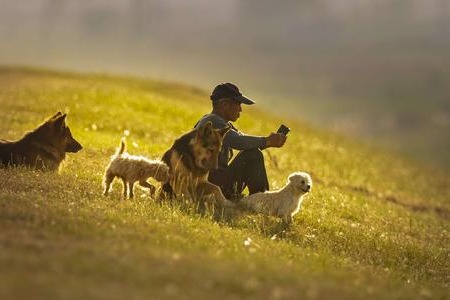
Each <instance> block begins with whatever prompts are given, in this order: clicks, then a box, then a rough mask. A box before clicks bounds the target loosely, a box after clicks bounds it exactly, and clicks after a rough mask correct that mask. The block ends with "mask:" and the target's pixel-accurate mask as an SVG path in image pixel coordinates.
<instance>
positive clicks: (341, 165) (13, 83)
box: [0, 69, 450, 299]
mask: <svg viewBox="0 0 450 300" xmlns="http://www.w3.org/2000/svg"><path fill="white" fill-rule="evenodd" d="M0 107H1V110H0V119H1V120H2V121H1V123H0V129H1V132H2V136H1V138H6V139H16V138H19V137H20V136H22V135H23V133H24V132H25V131H27V130H31V129H32V128H34V127H35V126H36V125H37V124H39V123H40V122H42V121H43V120H44V119H45V117H47V116H50V115H52V114H53V113H54V112H56V111H59V110H61V111H65V112H68V113H69V116H68V119H67V121H68V124H69V125H70V127H71V129H72V132H73V134H74V136H75V137H76V138H77V139H78V140H80V142H81V143H82V144H83V146H84V149H83V151H81V152H80V153H78V154H76V155H72V154H69V155H68V158H67V161H66V162H65V165H64V167H63V169H62V170H61V172H60V174H43V173H40V172H30V171H29V170H24V169H16V170H0V250H1V251H0V270H1V271H0V298H2V299H11V298H14V299H19V298H24V299H25V298H27V299H28V298H30V297H31V295H32V296H33V297H34V298H39V299H48V298H62V297H65V298H71V299H79V298H108V299H116V298H117V299H119V298H148V297H150V296H152V297H155V298H158V299H160V298H174V299H175V298H177V299H179V298H184V297H185V298H193V299H210V298H212V297H222V298H233V297H234V298H243V297H247V298H255V299H256V298H273V299H286V298H292V299H298V297H299V295H301V296H302V297H304V298H307V299H315V298H322V299H327V298H331V297H333V298H334V299H348V298H373V299H379V298H386V299H393V298H403V299H414V298H434V299H438V298H445V297H446V295H448V293H449V284H450V277H449V274H450V273H449V270H450V263H449V259H450V246H449V245H450V224H449V219H450V205H449V203H448V199H450V189H449V188H448V187H449V186H450V177H449V175H448V174H445V173H443V172H441V171H439V170H433V169H430V168H427V167H424V166H417V165H414V164H413V163H411V162H408V161H406V160H405V159H403V158H401V157H395V156H393V155H389V154H386V153H382V152H379V151H377V150H375V149H370V148H368V147H367V146H364V145H360V144H358V143H356V142H353V141H350V140H347V139H345V138H342V137H340V136H336V135H332V134H329V133H327V132H321V131H319V130H316V129H314V128H311V127H309V126H308V125H305V124H302V123H299V122H298V121H296V120H285V119H282V118H280V117H275V116H271V115H268V114H266V113H263V112H260V111H258V110H257V108H254V107H244V109H245V111H244V113H243V115H242V118H241V119H240V120H239V122H238V123H237V125H238V127H239V128H241V129H242V130H244V131H246V132H251V133H254V134H258V135H266V134H268V132H270V131H274V130H276V129H277V128H278V126H279V124H280V123H286V124H288V125H289V126H290V127H291V129H292V132H291V133H290V134H289V139H288V142H287V144H286V146H285V147H284V148H282V149H269V150H266V155H265V157H266V162H267V166H268V173H269V176H270V184H271V186H272V187H273V188H277V187H280V186H282V185H283V184H284V183H285V181H286V178H287V176H288V174H289V173H291V172H294V171H306V172H310V173H311V174H312V175H313V181H314V188H313V191H312V193H311V194H310V195H308V196H307V198H306V200H305V202H304V205H303V207H302V211H301V212H300V214H298V215H297V216H296V217H295V224H294V226H292V227H291V228H290V229H288V230H286V231H281V227H280V223H279V222H278V220H276V219H274V218H270V217H264V216H258V215H247V214H238V215H236V216H234V217H233V218H231V219H225V220H217V219H215V218H213V217H212V216H210V215H204V216H202V215H199V214H196V213H195V212H193V211H192V210H188V209H186V207H184V206H183V205H179V204H176V203H175V204H169V203H162V204H158V203H156V202H155V201H154V200H152V199H150V197H149V196H148V195H147V194H146V193H145V191H139V193H137V197H136V199H135V200H133V201H122V200H121V186H120V183H119V182H116V183H115V185H114V190H113V192H112V193H111V195H110V197H107V198H105V197H103V196H101V180H102V175H103V171H104V168H105V166H106V164H107V163H108V160H109V157H110V155H112V154H113V153H114V151H115V148H116V147H117V146H118V144H119V141H120V138H121V137H122V136H123V135H124V134H125V131H127V134H128V143H129V151H130V152H131V153H133V154H140V155H146V156H149V157H151V158H160V157H161V156H162V154H163V153H164V151H165V150H166V149H168V148H169V147H170V146H171V144H172V143H173V141H174V139H175V138H176V137H178V136H179V135H180V134H182V133H183V132H186V131H188V130H190V129H191V128H192V127H193V126H194V125H195V122H196V121H197V119H199V118H200V117H201V116H202V115H203V114H205V113H207V112H208V111H209V110H210V103H209V101H208V96H207V92H202V91H198V90H196V89H193V88H191V87H186V86H182V85H170V84H167V83H163V82H152V81H143V80H136V79H130V78H112V77H108V76H91V75H88V76H81V75H74V74H60V73H54V72H39V71H33V72H30V71H20V70H14V69H10V70H3V71H1V72H0Z"/></svg>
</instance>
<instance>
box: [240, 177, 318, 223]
mask: <svg viewBox="0 0 450 300" xmlns="http://www.w3.org/2000/svg"><path fill="white" fill-rule="evenodd" d="M311 186H312V180H311V176H309V174H307V173H303V172H296V173H292V174H291V175H289V178H288V182H287V184H286V185H285V186H284V187H282V188H281V189H279V190H277V191H268V192H265V193H255V194H252V195H249V196H247V197H244V198H242V199H241V201H240V202H239V205H240V206H241V207H244V208H246V209H249V210H251V211H254V212H258V213H263V214H268V215H271V216H276V217H280V218H282V219H283V221H284V222H286V223H288V224H290V223H292V217H293V216H294V215H295V214H296V213H298V212H299V210H300V206H301V204H302V201H303V195H305V194H306V193H308V192H309V191H310V190H311Z"/></svg>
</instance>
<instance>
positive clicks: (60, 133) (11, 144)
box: [0, 112, 83, 171]
mask: <svg viewBox="0 0 450 300" xmlns="http://www.w3.org/2000/svg"><path fill="white" fill-rule="evenodd" d="M66 117H67V115H66V114H62V113H61V112H58V113H57V114H55V115H54V116H53V117H51V118H49V119H48V120H47V121H46V122H44V123H43V124H42V125H40V126H38V127H37V128H36V129H34V130H33V131H31V132H28V133H27V134H25V136H24V137H23V138H21V139H20V140H17V141H6V140H0V167H5V166H26V167H29V168H35V169H39V170H44V171H56V170H58V169H59V166H60V164H61V162H62V161H63V160H64V159H65V157H66V152H71V153H76V152H78V151H80V150H81V149H82V148H83V147H82V146H81V144H80V143H79V142H77V141H76V140H75V139H74V138H73V136H72V133H71V132H70V128H69V127H68V126H67V125H66Z"/></svg>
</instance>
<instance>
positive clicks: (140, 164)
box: [103, 139, 169, 199]
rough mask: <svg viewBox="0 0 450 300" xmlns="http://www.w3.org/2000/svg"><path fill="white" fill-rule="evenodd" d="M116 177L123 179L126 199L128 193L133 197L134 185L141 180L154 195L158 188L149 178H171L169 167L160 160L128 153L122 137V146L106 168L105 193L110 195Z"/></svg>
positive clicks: (160, 180)
mask: <svg viewBox="0 0 450 300" xmlns="http://www.w3.org/2000/svg"><path fill="white" fill-rule="evenodd" d="M115 177H119V178H121V179H122V181H123V196H124V198H125V199H126V198H127V197H128V195H129V197H130V198H133V187H134V184H135V183H136V182H139V185H140V186H142V187H145V188H148V189H150V193H151V195H153V194H154V193H155V190H156V188H155V187H154V186H153V185H151V184H150V183H148V182H147V179H148V178H150V177H153V178H154V179H156V180H157V181H159V182H161V183H165V182H167V181H168V180H169V167H168V166H167V165H166V164H165V163H164V162H162V161H160V160H150V159H148V158H146V157H143V156H135V155H130V154H128V153H127V152H126V145H125V139H122V141H121V143H120V147H119V148H118V149H117V152H116V153H115V154H114V155H113V156H112V157H111V162H110V163H109V165H108V167H107V168H106V172H105V176H104V179H103V185H104V188H105V189H104V192H103V195H105V196H107V195H108V192H109V189H110V187H111V183H112V182H113V180H114V178H115ZM128 190H129V194H128Z"/></svg>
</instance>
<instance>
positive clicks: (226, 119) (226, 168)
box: [195, 83, 286, 201]
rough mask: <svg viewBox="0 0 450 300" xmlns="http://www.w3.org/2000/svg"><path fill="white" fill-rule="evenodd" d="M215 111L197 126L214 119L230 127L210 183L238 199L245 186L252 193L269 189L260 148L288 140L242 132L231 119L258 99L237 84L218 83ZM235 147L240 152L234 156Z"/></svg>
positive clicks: (228, 196) (219, 123)
mask: <svg viewBox="0 0 450 300" xmlns="http://www.w3.org/2000/svg"><path fill="white" fill-rule="evenodd" d="M210 98H211V101H212V107H213V108H212V112H211V113H210V114H207V115H205V116H203V117H202V118H201V119H200V120H199V121H198V123H197V124H196V125H195V128H197V127H199V126H201V125H203V124H204V123H206V122H208V121H211V122H212V124H213V126H214V127H215V128H217V129H219V128H224V127H226V126H228V125H229V126H231V130H230V131H228V133H227V134H226V136H225V138H224V140H223V145H222V150H221V152H220V153H219V168H218V170H211V171H210V173H209V177H208V180H209V182H211V183H213V184H215V185H217V186H219V187H220V188H221V190H222V192H223V194H224V195H225V197H226V198H228V199H230V200H234V201H236V200H238V199H239V198H240V195H241V193H242V191H243V190H244V189H245V187H247V188H248V190H249V193H250V194H253V193H258V192H265V191H267V190H269V182H268V180H267V173H266V167H265V165H264V156H263V154H262V152H261V150H263V149H266V148H270V147H277V148H280V147H282V146H283V145H284V143H285V142H286V136H285V135H283V134H281V133H271V134H270V135H268V136H267V137H262V136H253V135H246V134H244V133H242V132H240V131H239V130H238V129H237V128H236V127H234V126H233V124H232V123H231V122H235V121H236V120H237V119H238V118H239V117H240V114H241V111H242V107H241V104H247V105H252V104H254V103H255V102H254V101H253V100H251V99H249V98H247V97H245V96H243V95H242V94H241V92H239V89H238V88H237V86H235V85H234V84H231V83H223V84H219V85H218V86H216V87H215V88H214V90H213V92H212V95H211V97H210ZM233 149H234V150H238V151H240V152H239V153H238V154H237V155H236V157H235V158H234V159H233V160H231V159H232V158H233Z"/></svg>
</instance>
